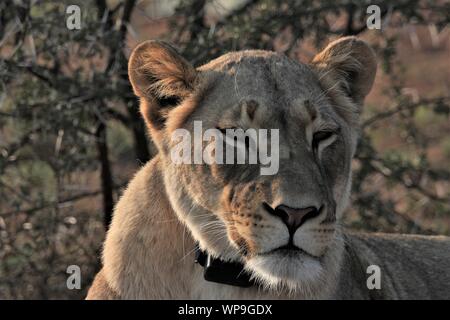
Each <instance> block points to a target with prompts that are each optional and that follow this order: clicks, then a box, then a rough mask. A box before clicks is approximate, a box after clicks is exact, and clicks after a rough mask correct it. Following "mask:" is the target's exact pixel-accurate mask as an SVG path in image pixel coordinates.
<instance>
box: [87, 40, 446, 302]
mask: <svg viewBox="0 0 450 320" xmlns="http://www.w3.org/2000/svg"><path fill="white" fill-rule="evenodd" d="M376 65H377V63H376V59H375V55H374V52H373V51H372V49H371V48H370V47H369V46H368V45H367V44H366V43H365V42H363V41H361V40H359V39H356V38H354V37H345V38H341V39H339V40H337V41H334V42H332V43H330V44H329V45H328V46H327V47H326V48H325V49H324V50H323V51H322V52H320V53H319V54H318V55H317V56H316V57H315V58H314V59H313V60H312V62H311V63H309V64H302V63H299V62H296V61H292V60H290V59H289V58H287V57H286V56H284V55H282V54H278V53H274V52H268V51H260V50H250V51H241V52H233V53H228V54H226V55H223V56H221V57H220V58H217V59H215V60H213V61H211V62H210V63H208V64H206V65H204V66H201V67H199V68H197V69H195V68H194V67H193V66H192V65H190V64H189V63H188V62H187V61H186V60H185V59H183V58H182V57H181V56H180V55H179V54H178V53H177V51H176V50H175V49H174V48H172V47H171V46H170V45H168V44H167V43H164V42H160V41H147V42H144V43H142V44H140V45H139V46H137V48H136V49H135V50H134V51H133V53H132V55H131V57H130V61H129V77H130V81H131V83H132V85H133V89H134V92H135V94H136V95H137V96H138V97H139V98H140V100H141V113H142V115H143V117H144V119H145V122H146V124H147V126H148V128H149V131H150V134H151V137H152V138H153V141H154V142H155V143H156V145H157V147H158V149H159V154H158V155H157V156H156V157H155V158H154V159H153V160H152V161H150V162H149V163H147V164H146V165H145V166H144V167H143V168H142V169H141V170H140V171H139V172H138V173H137V174H136V176H135V177H134V179H133V180H132V181H131V183H130V184H129V186H128V188H127V189H126V191H125V193H124V194H123V196H122V198H121V199H120V201H119V203H118V204H117V207H116V208H115V213H114V218H113V221H112V224H111V226H110V229H109V231H108V234H107V238H106V241H105V245H104V251H103V268H102V270H101V271H100V272H99V273H98V274H97V276H96V278H95V280H94V283H93V284H92V287H91V288H90V291H89V293H88V296H87V298H88V299H271V298H295V299H409V298H412V299H420V298H431V299H434V298H447V299H448V298H450V251H449V248H450V238H447V237H443V236H441V237H437V236H436V237H425V236H414V235H410V236H408V235H388V234H354V233H351V232H348V231H346V230H345V229H344V228H343V226H342V225H341V223H340V221H341V219H342V214H343V212H344V209H345V208H346V205H347V202H348V199H349V192H350V185H351V159H352V156H353V154H354V152H355V148H356V143H357V137H358V119H359V115H360V113H361V109H362V105H363V100H364V98H365V97H366V95H367V94H368V93H369V91H370V89H371V87H372V84H373V81H374V77H375V73H376ZM194 121H202V124H203V129H207V128H218V129H220V130H222V131H224V129H227V128H242V129H244V130H245V129H248V128H256V129H258V128H266V129H271V128H275V129H279V136H280V139H279V170H278V172H277V173H276V174H273V175H261V174H260V171H259V167H260V165H259V164H244V165H243V164H217V163H213V164H208V165H207V164H175V163H174V162H173V161H172V158H171V150H172V148H173V147H174V146H175V145H176V143H177V141H175V140H174V139H172V138H171V135H172V133H173V132H174V131H175V130H176V129H178V128H184V129H187V130H190V131H192V130H193V123H194ZM224 134H226V133H224ZM197 243H198V246H199V248H200V250H202V252H203V255H204V256H206V257H207V258H208V259H214V261H215V262H217V263H218V267H217V268H216V269H217V270H216V271H215V272H216V273H219V274H218V275H217V276H218V277H219V278H220V276H221V275H220V272H221V267H222V266H223V267H224V269H223V270H224V271H223V273H224V274H225V273H227V272H228V271H227V270H228V269H226V268H225V267H226V266H228V265H229V264H232V263H234V264H233V265H234V266H241V267H242V270H241V272H240V273H245V274H247V275H248V276H249V277H250V279H249V280H248V281H249V283H250V284H249V285H250V286H249V287H240V286H237V285H233V283H228V284H223V283H220V281H214V279H212V280H213V281H206V280H205V279H204V274H203V273H204V268H202V267H201V266H200V265H199V264H196V263H194V254H195V246H196V244H197ZM372 265H373V266H375V267H370V268H368V267H369V266H372ZM372 271H373V272H375V273H378V274H373V276H374V277H376V276H380V277H379V279H378V280H379V281H378V280H377V279H375V280H374V279H370V277H371V275H372ZM237 276H240V275H237ZM210 280H211V279H210ZM372 281H373V282H372Z"/></svg>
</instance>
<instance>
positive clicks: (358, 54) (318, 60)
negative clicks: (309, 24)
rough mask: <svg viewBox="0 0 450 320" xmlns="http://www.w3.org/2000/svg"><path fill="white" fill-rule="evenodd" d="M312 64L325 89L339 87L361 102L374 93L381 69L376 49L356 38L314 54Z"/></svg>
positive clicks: (336, 43)
mask: <svg viewBox="0 0 450 320" xmlns="http://www.w3.org/2000/svg"><path fill="white" fill-rule="evenodd" d="M312 65H313V67H314V68H315V69H316V70H318V72H319V79H320V81H321V83H322V85H323V86H324V89H325V90H327V89H328V87H330V86H338V87H340V89H341V90H344V92H345V93H346V94H347V95H348V96H349V97H350V98H351V99H352V100H353V101H354V102H356V103H357V104H362V103H363V102H364V98H365V97H366V95H367V94H368V93H369V92H370V89H371V88H372V85H373V81H374V79H375V74H376V70H377V60H376V56H375V53H374V51H373V50H372V48H371V47H370V46H369V45H368V44H367V43H365V42H364V41H362V40H359V39H358V38H356V37H344V38H340V39H338V40H336V41H333V42H331V43H330V44H329V45H328V46H327V47H326V48H325V49H324V50H322V52H320V53H319V54H317V55H316V56H315V57H314V59H313V60H312Z"/></svg>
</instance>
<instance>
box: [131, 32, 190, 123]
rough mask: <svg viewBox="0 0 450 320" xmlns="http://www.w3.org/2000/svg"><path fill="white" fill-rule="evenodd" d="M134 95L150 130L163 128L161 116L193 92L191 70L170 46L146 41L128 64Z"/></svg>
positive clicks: (161, 42) (132, 55) (163, 116)
mask: <svg viewBox="0 0 450 320" xmlns="http://www.w3.org/2000/svg"><path fill="white" fill-rule="evenodd" d="M128 75H129V77H130V82H131V84H132V86H133V90H134V93H135V94H136V95H137V96H138V97H140V98H141V113H142V115H143V116H144V118H145V120H146V122H147V124H148V125H149V126H150V129H151V128H155V129H160V128H161V127H162V126H163V125H164V121H165V114H166V113H167V111H168V110H169V109H170V108H173V107H175V106H176V105H177V104H179V103H180V102H181V101H182V100H183V99H184V98H186V97H187V96H188V95H189V94H190V93H191V92H192V90H193V86H194V82H195V79H196V71H195V69H194V67H193V66H192V65H191V64H190V63H189V62H187V61H186V60H185V59H184V58H183V57H182V56H181V55H180V54H179V53H178V52H177V50H175V49H174V48H173V47H172V46H171V45H169V44H168V43H166V42H163V41H156V40H150V41H146V42H143V43H141V44H139V45H138V46H137V47H136V48H135V49H134V50H133V52H132V54H131V56H130V59H129V63H128Z"/></svg>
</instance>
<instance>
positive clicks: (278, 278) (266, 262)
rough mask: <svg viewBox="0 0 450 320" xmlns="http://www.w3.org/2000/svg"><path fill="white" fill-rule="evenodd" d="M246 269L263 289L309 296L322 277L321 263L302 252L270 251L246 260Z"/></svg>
mask: <svg viewBox="0 0 450 320" xmlns="http://www.w3.org/2000/svg"><path fill="white" fill-rule="evenodd" d="M246 269H247V270H248V271H250V272H251V273H252V275H253V278H254V279H255V280H256V281H257V282H258V283H260V284H261V285H262V286H263V287H264V288H265V289H268V290H273V291H284V290H286V289H287V291H288V292H290V293H299V292H300V293H303V295H304V296H309V295H310V294H312V293H313V292H314V291H315V290H314V288H315V287H317V286H318V285H320V282H321V279H323V272H324V269H323V266H322V264H321V263H320V262H319V261H318V260H317V259H314V258H312V257H309V256H306V255H304V254H292V255H291V254H289V255H286V254H283V253H278V252H275V253H271V254H268V255H263V256H255V257H252V258H250V259H249V260H247V261H246Z"/></svg>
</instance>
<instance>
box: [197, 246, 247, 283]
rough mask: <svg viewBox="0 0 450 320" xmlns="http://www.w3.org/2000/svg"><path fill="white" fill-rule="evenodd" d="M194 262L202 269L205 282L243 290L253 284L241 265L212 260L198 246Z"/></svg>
mask: <svg viewBox="0 0 450 320" xmlns="http://www.w3.org/2000/svg"><path fill="white" fill-rule="evenodd" d="M195 262H196V263H198V264H199V265H201V266H202V267H203V269H204V271H203V277H204V278H205V280H206V281H211V282H217V283H222V284H228V285H231V286H237V287H243V288H248V287H251V286H253V285H254V284H255V283H254V281H253V280H251V279H250V275H249V274H248V273H247V272H246V271H245V270H244V266H243V265H242V264H241V263H238V262H229V261H223V260H221V259H217V258H213V257H211V256H210V255H209V254H208V253H207V252H205V251H203V250H201V249H200V248H199V246H198V244H197V245H196V246H195Z"/></svg>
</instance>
